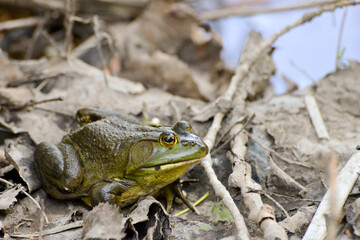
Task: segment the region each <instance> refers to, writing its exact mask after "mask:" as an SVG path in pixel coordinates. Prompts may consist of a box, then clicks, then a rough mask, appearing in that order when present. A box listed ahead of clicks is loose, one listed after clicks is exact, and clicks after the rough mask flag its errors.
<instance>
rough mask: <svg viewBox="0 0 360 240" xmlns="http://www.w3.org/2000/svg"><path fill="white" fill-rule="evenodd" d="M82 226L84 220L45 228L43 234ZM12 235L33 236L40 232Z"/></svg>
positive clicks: (19, 236) (18, 236)
mask: <svg viewBox="0 0 360 240" xmlns="http://www.w3.org/2000/svg"><path fill="white" fill-rule="evenodd" d="M82 226H83V221H77V222H73V223H69V224H66V225H64V226H57V227H54V228H51V229H46V230H43V231H42V236H46V235H50V234H55V233H60V232H64V231H68V230H71V229H74V228H80V227H82ZM10 236H11V237H14V238H31V237H37V236H40V233H38V232H35V233H30V234H11V235H10Z"/></svg>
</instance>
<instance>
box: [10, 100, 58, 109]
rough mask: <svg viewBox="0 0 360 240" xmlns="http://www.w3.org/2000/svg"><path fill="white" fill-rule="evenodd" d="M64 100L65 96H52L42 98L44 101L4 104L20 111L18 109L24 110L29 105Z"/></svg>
mask: <svg viewBox="0 0 360 240" xmlns="http://www.w3.org/2000/svg"><path fill="white" fill-rule="evenodd" d="M62 100H64V99H63V97H57V98H50V99H45V100H42V101H37V102H35V101H29V102H27V103H25V104H23V105H17V106H3V107H5V108H7V109H9V110H13V111H18V110H22V109H24V108H28V107H33V106H35V105H38V104H42V103H48V102H55V101H62Z"/></svg>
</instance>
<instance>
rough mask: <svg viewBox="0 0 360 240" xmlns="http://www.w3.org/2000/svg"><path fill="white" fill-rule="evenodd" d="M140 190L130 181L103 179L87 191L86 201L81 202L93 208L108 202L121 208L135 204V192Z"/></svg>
mask: <svg viewBox="0 0 360 240" xmlns="http://www.w3.org/2000/svg"><path fill="white" fill-rule="evenodd" d="M140 189H141V188H140V186H138V185H137V184H136V182H135V181H132V180H128V179H118V178H115V179H105V180H103V181H101V182H98V183H97V184H95V185H94V186H93V187H92V188H91V189H90V191H89V195H88V199H86V198H85V199H83V200H84V201H85V202H86V203H88V204H89V205H91V206H93V207H94V206H96V205H98V204H99V203H101V202H108V203H111V204H116V205H117V206H119V207H120V208H121V207H123V206H127V205H129V204H131V203H133V202H136V200H137V199H138V197H137V194H136V192H139V191H140ZM134 193H135V194H134ZM87 200H89V201H87Z"/></svg>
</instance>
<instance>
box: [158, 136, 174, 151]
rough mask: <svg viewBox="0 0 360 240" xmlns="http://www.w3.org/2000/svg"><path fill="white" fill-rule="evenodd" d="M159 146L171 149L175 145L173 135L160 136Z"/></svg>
mask: <svg viewBox="0 0 360 240" xmlns="http://www.w3.org/2000/svg"><path fill="white" fill-rule="evenodd" d="M159 140H160V144H161V145H162V146H164V147H168V148H170V147H173V146H174V145H175V144H176V143H177V137H176V136H175V134H173V133H162V134H161V135H160V138H159Z"/></svg>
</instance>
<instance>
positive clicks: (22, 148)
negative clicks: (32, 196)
mask: <svg viewBox="0 0 360 240" xmlns="http://www.w3.org/2000/svg"><path fill="white" fill-rule="evenodd" d="M34 151H35V143H34V142H33V141H32V140H31V139H30V137H29V135H28V134H27V133H21V134H19V136H18V137H17V138H12V139H6V140H5V156H6V158H7V160H8V161H10V162H11V164H12V165H13V166H14V167H15V169H16V170H17V171H18V173H19V175H20V177H21V178H22V179H23V180H24V182H25V183H26V185H27V188H28V189H29V192H32V191H34V190H36V189H38V188H40V181H39V180H38V178H37V177H36V174H35V170H34V166H33V162H34V157H33V154H34Z"/></svg>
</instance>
